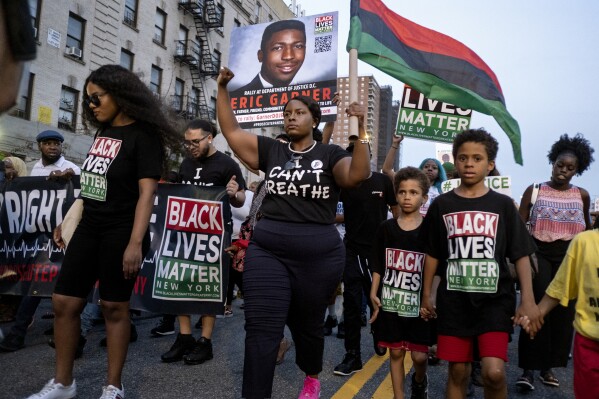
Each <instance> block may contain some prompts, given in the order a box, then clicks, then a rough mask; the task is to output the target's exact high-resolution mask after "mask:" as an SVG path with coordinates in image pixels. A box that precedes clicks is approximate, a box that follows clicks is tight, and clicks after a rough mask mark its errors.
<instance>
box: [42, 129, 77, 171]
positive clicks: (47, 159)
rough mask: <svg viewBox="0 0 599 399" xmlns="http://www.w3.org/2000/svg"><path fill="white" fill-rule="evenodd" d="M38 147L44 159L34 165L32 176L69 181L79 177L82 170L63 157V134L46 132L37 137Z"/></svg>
mask: <svg viewBox="0 0 599 399" xmlns="http://www.w3.org/2000/svg"><path fill="white" fill-rule="evenodd" d="M36 139H37V145H38V148H39V149H40V152H41V154H42V158H41V159H40V160H39V161H37V162H36V163H35V165H33V169H32V170H31V176H48V177H49V178H51V179H68V178H70V177H71V176H73V175H79V174H80V173H81V169H79V167H78V166H77V165H75V164H74V163H73V162H70V161H67V160H66V159H65V158H64V157H63V156H62V142H63V141H64V137H62V134H60V133H58V132H56V131H54V130H44V131H43V132H41V133H40V134H38V135H37V138H36Z"/></svg>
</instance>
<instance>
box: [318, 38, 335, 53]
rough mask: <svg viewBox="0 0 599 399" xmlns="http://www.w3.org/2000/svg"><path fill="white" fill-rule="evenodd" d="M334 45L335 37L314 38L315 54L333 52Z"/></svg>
mask: <svg viewBox="0 0 599 399" xmlns="http://www.w3.org/2000/svg"><path fill="white" fill-rule="evenodd" d="M332 43H333V36H332V35H328V36H320V37H315V38H314V52H315V53H326V52H327V51H331V44H332Z"/></svg>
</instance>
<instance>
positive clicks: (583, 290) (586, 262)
mask: <svg viewBox="0 0 599 399" xmlns="http://www.w3.org/2000/svg"><path fill="white" fill-rule="evenodd" d="M545 292H546V293H547V295H549V296H550V297H552V298H555V299H557V300H559V302H560V304H561V305H563V306H567V305H568V301H570V300H572V299H576V298H578V300H577V301H576V316H575V317H574V329H575V330H576V331H577V332H578V333H579V334H581V335H583V336H585V337H587V338H589V339H592V340H595V341H599V229H595V230H590V231H585V232H582V233H579V234H577V235H576V236H575V237H574V239H573V240H572V242H571V243H570V246H569V247H568V252H567V253H566V256H565V257H564V260H563V261H562V264H561V265H560V268H559V270H558V272H557V274H556V275H555V278H554V279H553V281H552V282H551V284H550V285H549V287H547V290H546V291H545Z"/></svg>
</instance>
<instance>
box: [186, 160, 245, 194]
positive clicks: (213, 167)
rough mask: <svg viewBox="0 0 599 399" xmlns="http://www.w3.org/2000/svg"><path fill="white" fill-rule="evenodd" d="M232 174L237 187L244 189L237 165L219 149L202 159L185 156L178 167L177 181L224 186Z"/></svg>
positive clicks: (198, 184)
mask: <svg viewBox="0 0 599 399" xmlns="http://www.w3.org/2000/svg"><path fill="white" fill-rule="evenodd" d="M233 176H235V181H236V182H237V184H239V188H240V189H241V190H245V180H244V179H243V175H242V174H241V169H240V168H239V165H238V164H237V162H235V161H234V160H233V159H232V158H231V157H230V156H228V155H225V154H223V153H222V152H220V151H216V152H215V153H214V154H212V155H211V156H209V157H207V158H204V159H195V158H185V159H184V160H183V162H181V166H180V167H179V182H180V183H185V184H195V185H196V186H221V187H225V186H226V185H227V183H229V181H230V180H231V177H233Z"/></svg>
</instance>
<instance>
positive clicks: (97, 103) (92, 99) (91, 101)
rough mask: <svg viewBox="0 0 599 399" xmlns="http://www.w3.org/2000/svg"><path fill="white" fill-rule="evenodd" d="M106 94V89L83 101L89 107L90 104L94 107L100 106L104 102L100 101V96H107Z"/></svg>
mask: <svg viewBox="0 0 599 399" xmlns="http://www.w3.org/2000/svg"><path fill="white" fill-rule="evenodd" d="M106 94H108V92H106V91H105V92H104V93H94V94H92V95H91V96H89V97H88V98H86V99H85V100H83V103H84V104H85V105H86V106H87V107H89V106H90V104H93V105H94V107H99V106H100V105H101V104H102V102H101V101H100V97H102V96H105V95H106Z"/></svg>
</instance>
